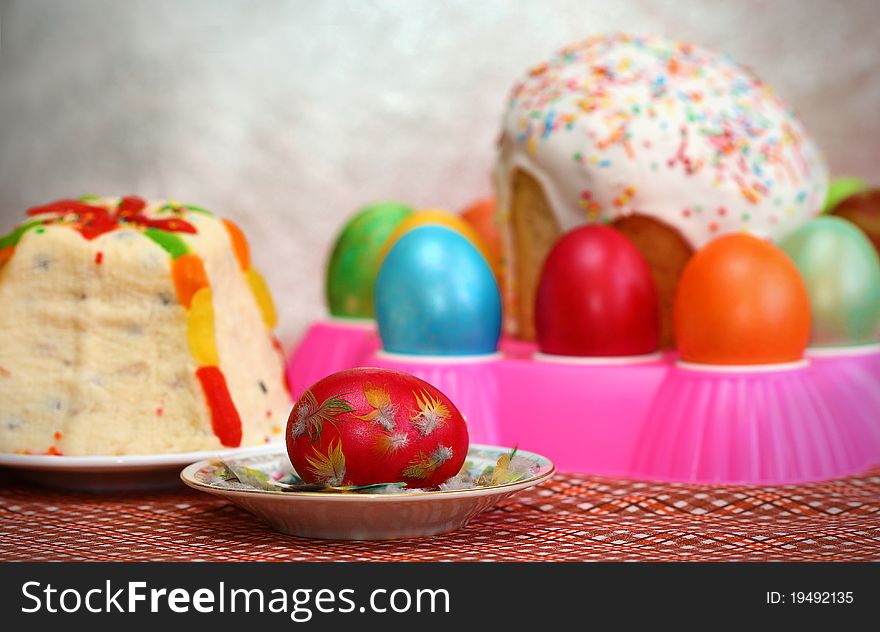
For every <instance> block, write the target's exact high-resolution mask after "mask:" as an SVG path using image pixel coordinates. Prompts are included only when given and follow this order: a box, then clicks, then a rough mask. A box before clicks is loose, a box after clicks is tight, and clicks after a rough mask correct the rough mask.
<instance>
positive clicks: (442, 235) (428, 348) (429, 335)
mask: <svg viewBox="0 0 880 632" xmlns="http://www.w3.org/2000/svg"><path fill="white" fill-rule="evenodd" d="M376 324H377V325H378V328H379V336H380V337H381V338H382V346H383V348H384V349H385V350H386V351H390V352H393V353H405V354H412V355H443V356H450V355H477V354H485V353H493V352H495V350H496V348H497V346H498V338H499V337H500V335H501V296H500V294H499V292H498V284H497V282H496V281H495V275H494V274H493V273H492V269H491V268H490V267H489V264H488V263H487V262H486V259H485V258H484V257H483V255H481V254H480V252H479V251H478V250H477V249H476V248H475V247H474V245H473V244H472V243H471V242H470V241H468V239H467V238H466V237H464V236H462V235H461V234H460V233H458V232H456V231H454V230H451V229H450V228H446V227H444V226H439V225H425V226H421V227H419V228H415V229H413V230H411V231H409V232H407V233H406V234H404V235H403V236H402V237H401V238H400V239H399V240H398V241H397V242H396V243H395V244H394V246H393V247H392V248H391V250H390V251H389V252H388V255H387V256H386V257H385V260H384V262H383V263H382V268H381V269H380V270H379V277H378V278H377V279H376Z"/></svg>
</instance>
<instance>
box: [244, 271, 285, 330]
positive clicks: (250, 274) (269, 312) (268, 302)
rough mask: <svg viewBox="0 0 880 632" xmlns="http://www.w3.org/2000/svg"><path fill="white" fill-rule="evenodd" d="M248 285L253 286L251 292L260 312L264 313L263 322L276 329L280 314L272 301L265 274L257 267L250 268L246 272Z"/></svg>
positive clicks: (245, 276)
mask: <svg viewBox="0 0 880 632" xmlns="http://www.w3.org/2000/svg"><path fill="white" fill-rule="evenodd" d="M244 278H245V279H247V282H248V285H250V286H251V292H252V293H253V295H254V299H255V300H256V301H257V305H258V306H259V308H260V312H262V314H263V322H264V323H266V327H268V328H269V329H275V325H277V324H278V314H277V313H276V312H275V303H273V302H272V294H271V292H269V286H267V285H266V281H265V279H263V276H262V275H261V274H260V273H259V272H257V270H256V268H248V269H247V270H246V271H245V273H244Z"/></svg>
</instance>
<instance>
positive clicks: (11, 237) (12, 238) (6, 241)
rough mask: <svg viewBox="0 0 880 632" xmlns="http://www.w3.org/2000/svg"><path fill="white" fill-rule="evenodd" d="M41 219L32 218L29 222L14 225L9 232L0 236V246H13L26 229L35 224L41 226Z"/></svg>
mask: <svg viewBox="0 0 880 632" xmlns="http://www.w3.org/2000/svg"><path fill="white" fill-rule="evenodd" d="M42 225H43V220H41V219H34V220H31V221H29V222H25V223H24V224H21V225H19V226H18V227H16V228H15V229H14V230H13V231H12V232H11V233H8V234H6V235H3V236H2V237H0V248H7V247H8V246H15V245H16V244H17V243H18V241H19V240H20V239H21V236H22V235H24V234H25V233H26V232H27V231H29V230H30V229H31V228H34V227H35V226H42Z"/></svg>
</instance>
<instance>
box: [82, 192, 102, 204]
mask: <svg viewBox="0 0 880 632" xmlns="http://www.w3.org/2000/svg"><path fill="white" fill-rule="evenodd" d="M101 199H102V198H101V196H100V195H91V194H89V195H81V196H79V201H80V202H85V203H87V204H88V203H89V202H100V201H101Z"/></svg>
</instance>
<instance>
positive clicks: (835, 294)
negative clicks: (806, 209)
mask: <svg viewBox="0 0 880 632" xmlns="http://www.w3.org/2000/svg"><path fill="white" fill-rule="evenodd" d="M780 246H781V247H782V249H783V250H785V252H786V253H787V254H788V256H789V257H791V259H792V260H793V261H794V263H795V265H796V266H797V268H798V270H800V273H801V276H802V277H803V279H804V283H805V284H806V287H807V292H808V293H809V296H810V309H811V313H812V336H811V342H810V344H811V345H813V346H852V345H860V344H868V343H872V342H876V341H877V340H878V339H880V259H878V256H877V252H876V251H875V250H874V248H873V247H872V246H871V242H870V241H869V240H868V238H867V237H866V236H865V234H864V233H863V232H862V231H861V230H859V229H858V228H857V227H856V226H855V225H854V224H852V223H850V222H848V221H846V220H844V219H841V218H839V217H833V216H823V217H819V218H817V219H814V220H812V221H810V222H808V223H806V224H804V225H803V226H801V227H800V228H799V229H798V230H796V231H794V232H793V233H791V234H790V235H788V236H787V237H786V238H785V239H784V240H783V241H782V243H780Z"/></svg>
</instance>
